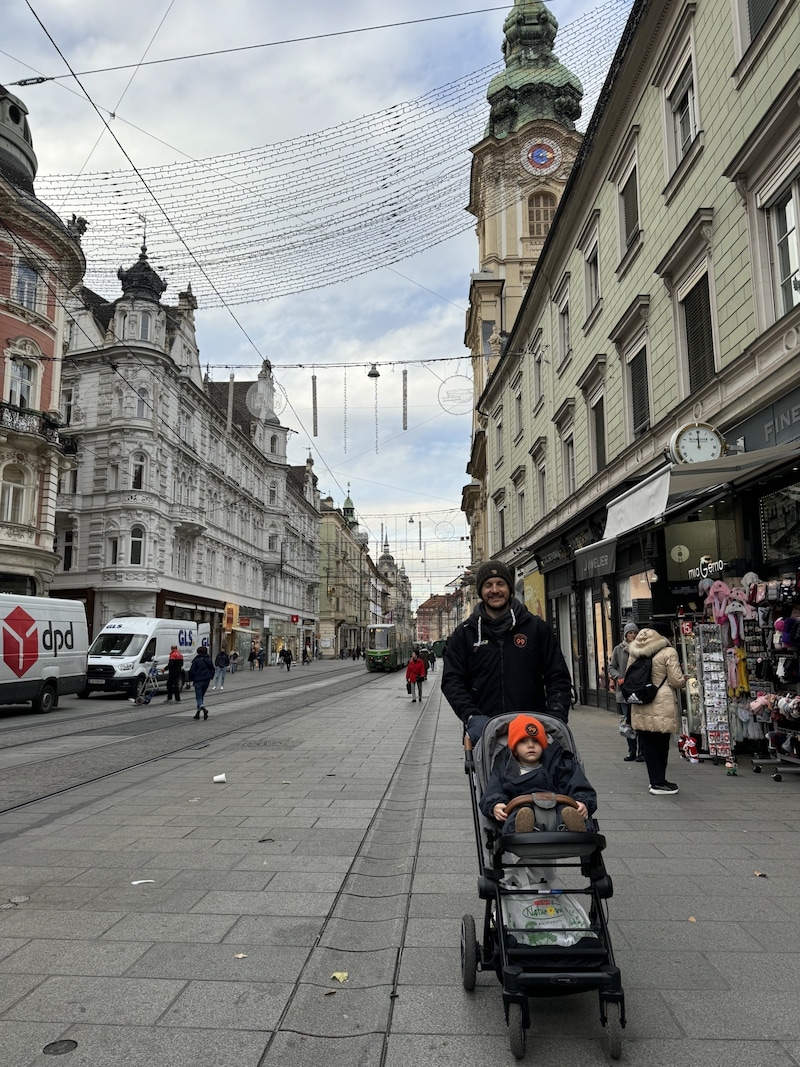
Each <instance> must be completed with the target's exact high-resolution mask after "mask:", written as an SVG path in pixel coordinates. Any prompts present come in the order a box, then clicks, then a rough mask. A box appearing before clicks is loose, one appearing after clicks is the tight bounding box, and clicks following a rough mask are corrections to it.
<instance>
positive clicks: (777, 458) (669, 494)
mask: <svg viewBox="0 0 800 1067" xmlns="http://www.w3.org/2000/svg"><path fill="white" fill-rule="evenodd" d="M797 458H800V441H795V442H793V443H792V444H786V445H776V446H775V447H774V448H759V449H757V450H755V451H753V452H738V453H735V454H731V455H728V456H722V457H720V459H711V460H707V461H706V462H705V463H680V464H678V463H675V464H670V465H669V466H668V467H662V468H661V469H660V470H657V471H656V472H655V473H654V474H651V475H650V476H649V477H647V478H644V479H643V480H642V481H641V482H639V484H638V485H635V486H634V487H633V488H632V489H628V490H627V491H626V492H624V493H621V494H620V495H619V496H618V497H616V498H615V499H614V500H612V501H610V503H609V504H608V506H607V516H606V528H605V532H604V534H603V540H602V541H597V542H596V543H595V544H593V545H587V547H586V548H581V549H578V551H576V553H575V563H576V569H577V577H578V578H579V579H580V578H588V577H591V576H592V575H601V574H610V573H611V572H612V571H613V569H614V554H613V552H612V551H611V545H612V544H614V543H616V541H617V539H618V538H620V537H622V535H623V534H627V533H631V532H632V531H633V530H638V529H640V528H641V527H644V526H649V525H650V524H651V523H653V522H655V521H656V520H661V519H663V517H664V515H665V514H667V513H669V511H670V510H673V509H676V508H685V507H686V505H687V503H691V502H692V501H693V500H694V499H696V498H698V497H702V496H703V495H704V494H707V493H708V492H709V491H710V490H712V489H715V488H723V487H725V486H731V487H733V486H741V485H744V484H746V483H747V482H749V481H753V480H754V479H756V478H761V477H763V476H764V475H765V474H768V473H769V472H770V471H772V470H774V469H775V468H776V467H779V466H780V465H781V464H782V463H786V462H788V461H789V460H792V459H797ZM609 561H610V565H609Z"/></svg>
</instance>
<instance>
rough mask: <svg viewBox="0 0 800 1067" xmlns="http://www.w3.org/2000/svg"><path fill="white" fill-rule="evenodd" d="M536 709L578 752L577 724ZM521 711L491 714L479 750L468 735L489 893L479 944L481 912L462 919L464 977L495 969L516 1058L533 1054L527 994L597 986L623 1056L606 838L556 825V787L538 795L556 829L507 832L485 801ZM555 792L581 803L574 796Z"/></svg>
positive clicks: (542, 813) (482, 891)
mask: <svg viewBox="0 0 800 1067" xmlns="http://www.w3.org/2000/svg"><path fill="white" fill-rule="evenodd" d="M536 716H537V718H538V719H539V720H540V722H541V723H542V725H543V726H544V728H545V730H546V731H547V734H548V737H550V738H553V739H555V740H557V741H559V742H560V743H561V744H562V745H563V746H564V748H567V749H569V750H570V751H571V752H573V753H574V755H575V758H576V759H577V760H580V757H579V755H578V753H577V751H576V748H575V742H574V740H573V738H572V734H571V732H570V729H569V727H568V726H567V725H566V724H565V723H563V722H561V721H560V720H559V719H554V718H553V717H552V716H549V715H541V714H539V713H536ZM513 718H514V716H513V715H500V716H498V717H497V718H494V719H491V720H490V722H489V723H488V725H487V726H486V729H485V731H484V734H483V737H482V738H481V741H480V742H479V743H478V745H477V746H476V747H475V749H474V750H473V749H472V747H471V744H470V741H469V738H465V747H466V751H465V770H466V773H467V775H468V776H469V782H470V795H471V797H472V812H473V818H474V823H475V839H476V842H477V846H478V866H479V872H480V873H479V877H478V894H479V896H480V897H481V899H482V900H485V901H486V913H485V918H484V923H483V940H482V942H481V944H478V940H477V937H476V933H475V920H474V918H473V917H472V916H471V915H465V916H464V917H463V919H462V920H461V976H462V982H463V985H464V988H465V989H468V990H471V989H474V988H475V980H476V976H477V972H478V971H479V970H494V971H496V972H497V977H498V979H499V981H500V982H501V984H502V986H503V1007H504V1009H505V1015H506V1022H507V1024H508V1030H509V1042H510V1045H511V1051H512V1052H513V1054H514V1056H515V1057H516V1058H517V1059H522V1057H523V1056H524V1054H525V1044H526V1031H527V1030H528V1028H529V1026H530V1021H531V1015H530V1005H529V1003H528V998H529V997H532V996H559V995H564V994H569V993H580V992H584V991H586V990H588V989H597V990H598V992H599V995H600V1022H601V1023H602V1025H603V1027H604V1028H605V1034H606V1038H607V1044H608V1054H609V1055H610V1057H611V1058H612V1059H619V1057H620V1055H621V1052H622V1029H623V1027H624V1026H625V997H624V994H623V991H622V982H621V976H620V971H619V968H618V967H617V966H616V964H615V962H614V954H613V952H612V949H611V941H610V938H609V934H608V923H607V916H606V905H605V903H604V901H605V900H607V899H608V898H609V897H611V895H612V892H613V887H612V884H611V878H610V877H609V875H608V874H607V873H606V869H605V865H604V863H603V855H602V853H603V849H604V848H605V846H606V841H605V838H604V837H603V836H602V834H599V833H596V832H595V833H571V832H568V831H563V830H562V831H557V830H556V821H557V820H556V814H555V811H556V809H555V803H556V796H555V795H554V794H536V797H535V799H536V801H537V805H536V812H537V822H539V821H540V817H541V818H543V819H544V821H545V823H548V822H549V824H550V825H551V826H552V831H553V832H551V831H550V830H548V831H536V832H534V833H524V834H523V833H514V834H507V835H505V836H503V835H502V830H501V827H500V824H499V823H497V822H496V821H494V820H493V819H487V818H486V817H485V816H484V815H483V813H482V812H481V810H480V808H479V807H478V801H479V799H480V797H481V795H482V793H483V789H484V788H485V786H486V783H487V781H488V779H489V775H490V773H491V770H492V767H493V765H494V761H495V759H496V757H497V755H498V753H499V752H500V751H501V750H502V749H503V748H504V747H506V735H507V731H508V724H509V723H510V722H511V720H512V719H513ZM557 799H558V802H560V803H568V802H569V803H573V804H574V802H571V801H570V799H569V798H566V797H560V796H559V797H558V798H557ZM538 802H541V804H542V805H543V808H540V807H539V803H538ZM512 806H514V801H512V802H511V804H510V805H509V808H511V807H512Z"/></svg>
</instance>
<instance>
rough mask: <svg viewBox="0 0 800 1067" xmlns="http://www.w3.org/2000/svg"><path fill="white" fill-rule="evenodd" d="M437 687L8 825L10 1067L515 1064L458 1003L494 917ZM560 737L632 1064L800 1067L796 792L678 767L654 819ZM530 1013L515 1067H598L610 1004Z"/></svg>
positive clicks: (607, 733) (270, 731) (495, 1004)
mask: <svg viewBox="0 0 800 1067" xmlns="http://www.w3.org/2000/svg"><path fill="white" fill-rule="evenodd" d="M312 669H313V668H309V672H310V671H311V670H312ZM440 677H441V675H440V674H436V675H434V676H432V678H431V681H429V682H428V683H427V689H426V694H425V695H426V700H425V703H423V705H422V706H420V705H419V704H411V702H410V700H409V699H408V698H407V696H406V695H405V688H404V684H403V680H402V677H401V675H399V674H398V675H393V676H390V677H386V678H383V677H378V678H375V679H374V681H373V682H372V683H371V684H369V685H365V686H361V687H360V688H357V689H353V690H352V691H350V692H348V693H346V694H343V695H339V696H333V697H331V699H330V700H329V701H327V702H326V704H325V705H324V707H323V706H321V705H317V706H315V707H313V708H309V709H308V710H297V711H294V712H293V713H292V714H291V715H290V716H283V717H282V718H280V719H277V720H274V721H272V722H261V723H253V724H250V725H247V726H246V727H245V728H243V729H242V730H240V731H237V732H236V733H235V734H227V735H226V736H224V737H219V738H217V739H212V740H210V741H209V742H208V743H207V744H206V742H204V741H202V740H201V741H200V742H199V744H198V746H197V747H196V748H192V749H190V750H188V751H186V752H183V753H181V754H180V755H177V756H171V757H166V758H164V759H163V760H159V761H157V762H155V763H151V764H148V765H145V766H140V767H137V768H135V769H133V770H130V771H125V772H123V773H121V774H116V775H113V776H112V777H110V778H108V779H104V780H102V781H97V782H94V783H92V784H91V785H86V786H82V787H80V788H78V789H76V790H71V791H70V792H69V793H66V794H62V795H58V796H55V797H53V798H51V799H48V800H46V801H40V802H39V803H37V804H35V805H32V806H31V807H28V808H22V809H20V810H19V811H16V812H11V813H9V814H7V815H5V816H3V817H2V818H1V819H0V834H2V835H6V840H5V844H4V846H3V854H2V860H1V861H0V961H1V962H0V1049H2V1050H3V1051H2V1054H0V1061H2V1063H3V1064H8V1065H9V1067H33V1065H37V1067H41V1065H43V1064H45V1063H51V1062H52V1060H51V1059H50V1055H47V1056H45V1055H44V1054H43V1051H42V1050H43V1049H45V1047H47V1046H52V1047H51V1050H50V1051H55V1052H62V1051H63V1052H64V1055H65V1058H64V1059H63V1061H61V1062H63V1063H64V1064H65V1065H69V1064H73V1065H78V1064H80V1065H83V1067H123V1065H124V1067H154V1065H155V1067H267V1065H280V1067H301V1065H302V1067H306V1065H307V1067H311V1065H318V1064H325V1065H326V1067H354V1065H363V1067H378V1065H386V1067H463V1065H464V1064H473V1063H480V1064H483V1065H495V1064H503V1065H504V1064H511V1063H513V1062H515V1061H514V1060H513V1058H512V1056H511V1053H510V1051H509V1049H508V1042H507V1035H506V1027H505V1021H504V1018H503V1009H502V999H501V996H500V987H499V985H498V983H497V981H496V979H495V976H494V974H493V973H486V974H479V976H478V982H477V988H476V990H475V992H474V993H467V992H465V991H464V990H463V989H462V987H461V981H460V972H459V949H458V944H459V922H460V917H461V915H462V914H463V913H464V912H465V911H471V912H472V913H473V914H474V915H475V916H476V918H478V919H480V916H481V915H482V911H481V902H480V901H479V900H478V898H477V893H476V891H475V883H476V853H475V845H474V841H473V836H472V820H471V815H470V811H469V808H468V795H467V785H466V780H465V777H464V774H463V769H462V758H461V753H460V735H459V730H458V728H457V726H458V724H457V722H456V720H455V717H454V716H453V714H452V712H451V710H450V708H449V706H448V705H447V703H446V702H445V701H444V700H443V699H442V698H441V695H440V692H439V688H438V682H439V679H440ZM202 725H203V724H202V723H198V724H197V726H198V728H199V729H202ZM571 725H572V727H573V731H574V733H575V736H576V739H577V742H578V746H579V748H580V751H581V753H582V756H583V758H584V762H585V764H586V768H587V772H588V774H589V777H590V778H591V779H592V781H593V783H594V784H595V786H596V787H597V790H598V794H599V796H600V811H599V818H600V822H601V827H602V830H603V832H604V833H605V834H606V836H607V838H608V842H609V847H608V850H607V852H606V859H607V864H608V866H609V869H610V872H611V874H612V875H613V878H614V883H615V895H614V898H613V899H612V900H611V901H610V902H609V910H610V916H611V929H612V936H613V942H614V948H615V951H616V954H617V957H618V963H619V965H620V967H621V969H622V975H623V984H624V987H625V991H626V999H627V1011H628V1027H627V1030H626V1031H625V1034H624V1039H623V1062H627V1063H631V1064H636V1065H637V1067H698V1065H701V1064H702V1065H703V1067H714V1065H717V1064H719V1065H723V1064H724V1065H726V1067H767V1065H770V1067H789V1065H797V1064H800V1021H799V1020H798V1012H797V988H796V985H797V974H798V963H800V933H798V928H797V927H796V926H795V925H794V923H793V915H794V911H795V894H796V893H797V887H798V884H799V882H798V875H799V874H800V834H798V812H800V792H798V791H799V790H800V779H798V778H795V777H791V776H788V775H787V776H785V777H784V780H783V781H782V782H781V783H776V782H774V781H772V779H771V777H770V775H769V774H768V773H764V774H760V775H755V774H752V773H751V771H750V768H749V763H747V761H743V764H742V766H740V768H739V773H738V776H736V777H729V776H727V775H726V773H725V769H724V767H721V766H720V767H714V766H712V765H711V764H710V763H704V764H701V765H698V766H692V765H689V764H688V763H685V762H682V761H680V760H679V759H678V758H677V753H675V754H674V755H671V756H670V775H669V776H670V778H671V779H673V780H675V781H677V782H678V784H679V786H680V793H679V794H678V795H677V796H674V797H673V796H660V797H657V796H651V795H650V794H649V793H648V792H647V788H646V786H647V782H646V775H645V770H644V766H643V765H642V764H636V763H623V762H622V756H623V755H624V754H625V747H626V746H625V743H624V741H623V740H622V739H621V738H620V736H619V734H618V732H617V725H616V716H615V715H613V714H610V713H608V712H605V711H599V710H597V709H582V708H578V709H576V710H575V711H574V713H573V718H572V722H571ZM204 746H205V747H204ZM53 766H54V768H55V769H57V766H58V764H57V762H54V764H53ZM223 773H224V774H225V776H226V783H225V784H215V783H214V781H213V778H214V776H215V775H220V774H223ZM32 809H35V810H32ZM756 872H760V873H761V874H762V875H764V877H759V876H757V875H756ZM23 898H27V899H23ZM12 899H15V900H16V901H17V902H16V903H7V902H11V901H12ZM335 974H338V975H339V976H340V978H344V980H343V981H339V980H337V978H335V977H333V976H334V975H335ZM345 975H346V977H344V976H345ZM532 1011H533V1027H532V1030H531V1032H530V1034H529V1040H528V1051H527V1056H526V1060H525V1062H527V1063H531V1064H533V1063H536V1064H543V1065H548V1067H594V1065H596V1064H605V1063H607V1062H608V1061H607V1059H606V1055H605V1052H604V1046H603V1043H602V1041H601V1029H600V1025H599V1020H598V1012H597V995H596V994H594V993H591V994H583V995H579V996H575V997H564V998H557V999H552V1000H537V1001H533V1002H532ZM63 1042H74V1043H75V1046H74V1049H73V1050H72V1051H68V1049H71V1048H73V1046H72V1045H65V1044H62V1043H63ZM52 1043H55V1045H53V1044H52Z"/></svg>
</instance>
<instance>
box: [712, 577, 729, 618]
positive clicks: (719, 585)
mask: <svg viewBox="0 0 800 1067" xmlns="http://www.w3.org/2000/svg"><path fill="white" fill-rule="evenodd" d="M730 595H731V591H730V589H729V588H728V586H727V585H726V584H725V582H723V581H716V582H714V583H713V584H712V586H711V588H710V589H709V591H708V603H709V604H710V605H711V612H712V616H713V619H714V622H716V623H719V624H720V625H722V624H723V623H725V622H727V621H728V597H729V596H730Z"/></svg>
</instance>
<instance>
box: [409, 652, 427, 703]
mask: <svg viewBox="0 0 800 1067" xmlns="http://www.w3.org/2000/svg"><path fill="white" fill-rule="evenodd" d="M424 677H425V664H424V663H423V662H422V660H421V659H420V658H419V652H417V651H416V650H414V651H413V652H412V653H411V659H410V660H409V661H408V666H407V667H406V683H407V688H408V687H410V688H408V691H409V693H411V703H412V704H416V702H417V694H419V701H420V704H421V703H422V681H423V679H424Z"/></svg>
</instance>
